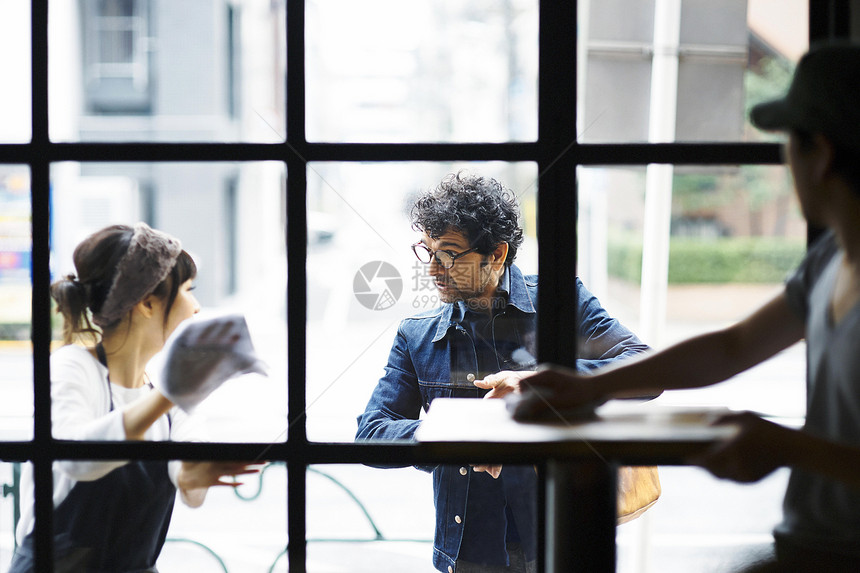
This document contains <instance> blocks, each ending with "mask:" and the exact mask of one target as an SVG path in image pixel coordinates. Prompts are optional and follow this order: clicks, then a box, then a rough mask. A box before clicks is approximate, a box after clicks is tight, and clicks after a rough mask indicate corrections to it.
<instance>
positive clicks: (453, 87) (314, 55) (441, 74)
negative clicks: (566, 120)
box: [306, 0, 538, 142]
mask: <svg viewBox="0 0 860 573" xmlns="http://www.w3.org/2000/svg"><path fill="white" fill-rule="evenodd" d="M537 5H538V3H537V2H536V1H534V0H506V1H505V2H485V1H483V0H472V1H470V2H436V1H433V0H423V1H420V2H409V3H403V2H397V1H396V0H375V1H373V2H361V3H356V2H350V1H349V0H315V1H313V2H308V3H307V16H306V18H307V28H306V34H307V36H306V37H307V57H306V62H307V114H308V117H307V124H306V127H307V134H308V139H309V140H311V141H338V142H341V141H351V142H405V141H410V142H419V141H440V142H441V141H446V142H462V141H492V142H500V141H530V140H534V139H535V138H536V136H537V91H536V90H537Z"/></svg>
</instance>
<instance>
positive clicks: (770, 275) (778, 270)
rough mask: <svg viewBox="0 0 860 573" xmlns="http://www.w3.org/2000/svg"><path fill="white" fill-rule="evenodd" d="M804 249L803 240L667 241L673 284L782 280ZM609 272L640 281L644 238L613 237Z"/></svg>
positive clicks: (685, 239) (609, 254)
mask: <svg viewBox="0 0 860 573" xmlns="http://www.w3.org/2000/svg"><path fill="white" fill-rule="evenodd" d="M805 252H806V242H805V241H804V240H803V239H784V238H766V239H763V238H746V237H743V238H720V239H698V238H688V237H678V238H672V239H671V240H670V242H669V283H670V284H691V283H709V284H713V283H779V282H782V281H783V280H785V277H786V275H787V274H788V273H789V272H791V270H792V269H793V268H794V267H795V266H797V264H798V263H799V262H800V261H801V259H802V258H803V255H804V253H805ZM608 256H609V260H608V270H609V276H611V277H615V278H619V279H622V280H626V281H630V282H639V281H640V279H641V276H642V241H641V238H629V239H620V238H617V237H616V238H613V239H610V241H609V245H608Z"/></svg>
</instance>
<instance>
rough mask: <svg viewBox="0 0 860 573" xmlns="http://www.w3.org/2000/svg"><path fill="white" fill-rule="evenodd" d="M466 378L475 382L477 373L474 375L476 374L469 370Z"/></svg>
mask: <svg viewBox="0 0 860 573" xmlns="http://www.w3.org/2000/svg"><path fill="white" fill-rule="evenodd" d="M466 380H468V381H469V382H474V381H475V375H474V374H472V373H471V372H469V373H468V374H467V375H466Z"/></svg>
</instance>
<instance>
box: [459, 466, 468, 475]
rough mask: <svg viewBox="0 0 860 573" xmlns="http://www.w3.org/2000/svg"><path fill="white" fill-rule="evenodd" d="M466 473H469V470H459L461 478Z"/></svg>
mask: <svg viewBox="0 0 860 573" xmlns="http://www.w3.org/2000/svg"><path fill="white" fill-rule="evenodd" d="M467 473H469V470H467V469H466V468H460V475H461V476H464V475H466V474H467Z"/></svg>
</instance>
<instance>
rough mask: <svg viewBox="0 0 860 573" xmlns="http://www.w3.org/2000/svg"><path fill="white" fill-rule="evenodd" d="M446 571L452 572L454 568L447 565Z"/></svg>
mask: <svg viewBox="0 0 860 573" xmlns="http://www.w3.org/2000/svg"><path fill="white" fill-rule="evenodd" d="M448 573H454V568H453V567H451V566H450V565H448Z"/></svg>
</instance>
